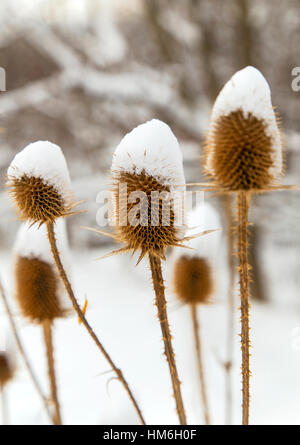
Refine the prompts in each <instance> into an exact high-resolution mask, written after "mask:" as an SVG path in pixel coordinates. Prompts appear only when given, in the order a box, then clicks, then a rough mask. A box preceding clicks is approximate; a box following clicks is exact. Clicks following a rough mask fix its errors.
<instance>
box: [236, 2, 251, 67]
mask: <svg viewBox="0 0 300 445" xmlns="http://www.w3.org/2000/svg"><path fill="white" fill-rule="evenodd" d="M237 3H238V7H239V11H240V14H239V19H240V23H239V25H240V26H239V28H240V33H239V34H240V45H241V51H242V60H243V66H241V67H240V68H239V69H241V68H243V67H244V66H249V65H252V66H253V65H255V62H254V54H253V31H252V25H251V19H250V1H249V0H237Z"/></svg>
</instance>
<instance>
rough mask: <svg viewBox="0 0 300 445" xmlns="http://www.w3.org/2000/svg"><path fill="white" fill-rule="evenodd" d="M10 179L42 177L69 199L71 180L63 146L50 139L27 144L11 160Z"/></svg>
mask: <svg viewBox="0 0 300 445" xmlns="http://www.w3.org/2000/svg"><path fill="white" fill-rule="evenodd" d="M7 175H8V179H13V178H17V179H18V178H22V176H24V175H26V176H28V177H35V178H41V179H42V180H43V181H44V182H45V183H46V184H48V185H51V186H53V187H54V188H55V189H56V190H57V192H58V193H59V194H61V195H62V197H63V199H65V200H66V201H68V199H69V197H70V191H71V180H70V175H69V171H68V167H67V163H66V160H65V157H64V155H63V152H62V150H61V148H60V147H59V146H58V145H56V144H53V143H52V142H48V141H37V142H33V143H32V144H29V145H27V147H25V148H24V149H23V150H22V151H20V152H19V153H18V154H17V155H16V156H15V157H14V159H13V161H12V162H11V164H10V166H9V168H8V171H7Z"/></svg>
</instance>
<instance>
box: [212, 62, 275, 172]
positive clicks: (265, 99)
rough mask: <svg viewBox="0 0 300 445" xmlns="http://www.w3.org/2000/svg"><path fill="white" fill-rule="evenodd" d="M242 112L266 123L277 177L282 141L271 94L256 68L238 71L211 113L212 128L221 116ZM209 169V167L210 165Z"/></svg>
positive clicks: (251, 67) (227, 84)
mask: <svg viewBox="0 0 300 445" xmlns="http://www.w3.org/2000/svg"><path fill="white" fill-rule="evenodd" d="M237 110H242V112H243V114H244V117H245V118H247V117H248V115H249V113H251V114H253V115H254V116H256V117H257V118H258V119H261V120H263V121H264V123H265V125H266V132H267V135H268V136H269V137H270V138H271V140H272V146H273V147H272V148H273V155H274V158H273V159H274V164H275V165H274V167H272V171H271V172H270V173H271V174H273V175H274V176H277V175H278V174H280V173H281V170H282V142H281V137H280V132H279V129H278V125H277V122H276V117H275V113H274V110H273V107H272V101H271V91H270V87H269V84H268V82H267V81H266V79H265V78H264V76H263V75H262V74H261V72H260V71H259V70H258V69H256V68H254V67H253V66H247V67H246V68H244V69H242V70H240V71H237V72H236V73H235V74H234V75H233V76H232V77H231V79H230V80H229V81H228V82H227V83H226V84H225V86H224V87H223V89H222V90H221V91H220V93H219V95H218V97H217V99H216V101H215V104H214V107H213V110H212V114H211V127H210V129H209V132H211V131H213V126H214V123H215V122H216V121H217V120H218V118H219V117H220V116H228V115H229V114H230V113H232V112H233V111H237ZM208 168H209V165H208Z"/></svg>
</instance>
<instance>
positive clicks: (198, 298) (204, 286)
mask: <svg viewBox="0 0 300 445" xmlns="http://www.w3.org/2000/svg"><path fill="white" fill-rule="evenodd" d="M187 221H188V227H189V230H188V232H187V236H189V235H192V234H193V233H194V232H196V233H198V232H199V229H201V230H214V229H220V228H221V222H220V217H219V215H218V213H217V211H216V210H215V208H214V207H213V206H212V205H211V204H210V203H208V202H207V201H203V202H202V203H199V204H198V205H197V206H196V207H195V208H194V209H193V210H192V211H191V212H190V213H189V214H188V217H187ZM220 244H221V231H220V230H216V231H215V232H212V233H209V234H207V235H205V236H203V237H199V238H193V239H191V240H190V241H189V242H188V243H187V245H188V247H190V248H191V249H189V250H186V252H185V253H184V255H182V253H181V250H179V249H174V255H173V288H174V293H175V295H176V296H177V297H178V299H179V300H181V301H182V302H184V303H189V304H198V303H199V304H200V303H203V304H204V303H209V302H210V298H211V296H212V295H213V292H214V291H215V280H214V275H215V273H216V269H217V254H219V251H220Z"/></svg>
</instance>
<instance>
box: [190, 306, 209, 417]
mask: <svg viewBox="0 0 300 445" xmlns="http://www.w3.org/2000/svg"><path fill="white" fill-rule="evenodd" d="M191 316H192V321H193V332H194V340H195V349H196V358H197V366H198V374H199V381H200V390H201V399H202V404H203V411H204V419H205V424H206V425H210V415H209V407H208V400H207V394H206V385H205V378H204V367H203V360H202V354H201V340H200V327H199V322H198V317H197V307H196V305H195V304H191Z"/></svg>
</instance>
